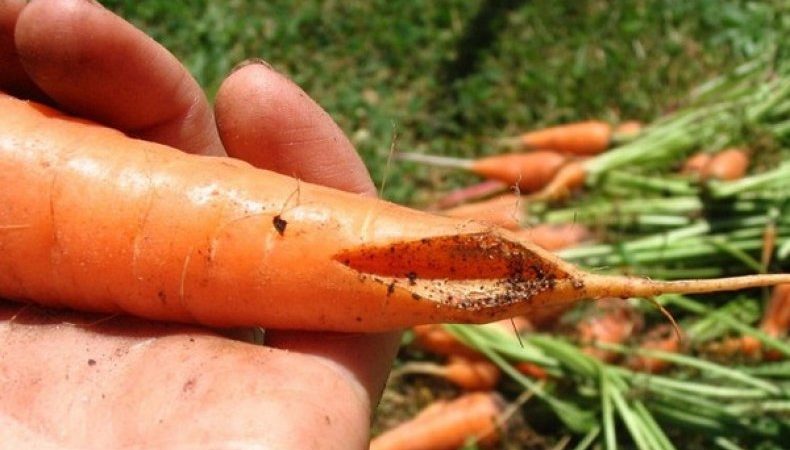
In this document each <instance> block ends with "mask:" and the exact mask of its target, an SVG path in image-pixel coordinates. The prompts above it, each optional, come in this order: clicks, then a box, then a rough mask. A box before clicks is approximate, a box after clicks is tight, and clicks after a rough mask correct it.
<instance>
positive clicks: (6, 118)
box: [0, 96, 486, 331]
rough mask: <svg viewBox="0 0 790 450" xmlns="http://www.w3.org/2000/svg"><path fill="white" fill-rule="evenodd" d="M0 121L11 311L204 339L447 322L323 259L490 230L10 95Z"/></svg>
mask: <svg viewBox="0 0 790 450" xmlns="http://www.w3.org/2000/svg"><path fill="white" fill-rule="evenodd" d="M0 111H3V120H2V121H0V182H2V184H3V186H6V187H7V188H4V189H3V190H2V191H0V224H2V225H4V226H7V225H13V227H9V228H7V229H2V230H0V249H2V252H1V254H0V296H1V297H5V298H9V299H27V300H32V301H34V302H36V303H39V304H42V305H46V306H53V307H69V308H74V309H80V310H88V311H97V312H108V313H114V312H127V313H130V314H133V315H137V316H142V317H146V318H152V319H159V320H170V321H179V322H189V323H202V324H205V325H212V326H244V325H260V326H268V327H272V328H297V329H323V330H345V331H353V330H357V331H372V330H383V329H395V328H399V327H402V326H404V325H411V324H415V323H422V322H430V321H433V320H439V316H441V315H442V313H441V311H442V310H443V309H453V308H442V307H441V305H437V304H435V303H433V302H429V301H418V300H415V299H414V298H413V297H412V295H411V293H410V292H408V291H407V290H405V289H399V288H397V287H396V288H395V289H390V288H388V286H387V285H384V284H382V283H376V282H371V281H370V280H364V279H360V276H359V274H357V273H355V272H354V271H353V270H351V269H349V268H348V267H346V266H344V265H343V264H342V263H340V262H338V261H336V260H335V259H334V258H333V255H335V254H336V253H339V252H340V251H341V250H345V249H348V248H353V247H356V246H359V245H362V244H366V243H378V244H382V245H386V244H387V243H388V242H390V241H393V240H396V241H399V240H404V239H405V240H419V239H422V238H426V237H431V236H434V235H436V234H439V235H455V234H458V233H464V232H483V231H485V230H486V227H483V226H480V225H478V224H473V223H466V222H464V223H459V221H456V220H450V219H445V218H440V217H436V216H433V215H429V214H424V213H419V212H416V211H413V210H409V209H407V208H403V207H398V206H396V205H393V204H389V203H385V202H381V201H377V200H368V199H365V198H362V197H361V196H357V195H354V194H348V193H342V192H339V191H335V190H331V189H327V188H323V187H319V186H314V185H310V184H308V183H300V182H298V181H297V180H295V179H293V178H289V177H285V176H282V175H278V174H275V173H272V172H267V171H262V170H259V169H255V168H253V167H252V166H250V165H248V164H246V163H244V162H241V161H238V160H234V159H231V158H211V157H197V156H192V155H187V154H185V153H182V152H179V151H176V150H174V149H171V148H169V147H165V146H162V145H157V144H153V143H149V142H144V141H139V140H134V139H130V138H128V137H126V136H124V135H123V134H122V133H120V132H118V131H115V130H111V129H108V128H104V127H101V126H98V125H94V124H91V123H89V122H87V121H83V120H78V119H72V118H68V117H66V116H64V115H62V114H60V113H59V112H57V111H55V110H53V109H50V108H47V107H44V106H40V105H37V104H34V103H31V102H24V101H21V100H18V99H14V98H12V97H9V96H3V97H0ZM340 204H342V205H344V206H342V207H340V208H337V207H336V206H337V205H340ZM332 205H335V206H332ZM276 216H280V217H281V219H282V220H284V221H285V222H286V223H287V226H286V227H285V230H284V232H283V233H282V235H281V234H280V232H279V231H278V229H277V228H276V227H275V226H274V223H273V219H274V218H275V217H276ZM393 220H394V221H393ZM17 225H18V226H17ZM20 262H23V263H22V264H20ZM317 280H321V283H317ZM437 314H439V316H437Z"/></svg>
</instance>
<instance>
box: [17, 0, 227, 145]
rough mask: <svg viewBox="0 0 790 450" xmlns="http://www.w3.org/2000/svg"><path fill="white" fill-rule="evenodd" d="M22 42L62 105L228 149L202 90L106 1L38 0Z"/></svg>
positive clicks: (170, 140) (140, 130) (25, 14)
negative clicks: (219, 135)
mask: <svg viewBox="0 0 790 450" xmlns="http://www.w3.org/2000/svg"><path fill="white" fill-rule="evenodd" d="M15 39H16V47H17V52H18V54H19V58H20V60H21V62H22V65H23V66H24V68H25V70H26V72H27V73H28V74H29V75H30V77H31V78H32V79H33V81H34V82H35V83H36V84H37V85H38V86H39V87H40V88H41V89H42V90H43V91H44V92H46V93H47V94H48V95H49V96H50V97H52V98H53V99H54V101H55V102H57V103H58V104H59V105H60V107H61V108H63V109H66V110H68V111H70V112H73V113H76V114H78V115H81V116H83V117H88V118H91V119H94V120H97V121H100V122H102V123H104V124H107V125H110V126H112V127H115V128H118V129H121V130H123V131H125V132H127V133H129V134H132V135H134V136H136V137H140V138H142V139H146V140H150V141H155V142H160V143H164V144H168V145H171V146H174V147H177V148H180V149H182V150H185V151H188V152H192V153H201V154H215V155H217V154H222V146H221V143H220V142H219V138H218V135H217V132H216V127H215V125H214V118H213V113H212V111H211V108H210V106H209V104H208V101H207V100H206V97H205V95H204V93H203V91H202V90H201V89H200V86H199V85H198V84H197V82H196V81H195V80H194V79H193V78H192V77H191V76H190V74H189V72H188V71H187V70H186V68H184V67H183V66H182V65H181V63H179V62H178V60H177V59H176V58H175V57H174V56H173V55H172V54H170V53H169V52H168V51H167V50H166V49H165V48H164V47H162V46H161V45H159V44H157V43H156V42H155V41H154V40H152V39H151V38H149V37H148V36H146V35H145V34H144V33H143V32H141V31H140V30H138V29H136V28H134V27H133V26H132V25H131V24H129V23H127V22H126V21H124V20H123V19H121V18H120V17H118V16H116V15H114V14H113V13H112V12H110V11H108V10H106V9H104V8H102V7H101V6H100V5H98V4H95V3H93V2H89V1H85V0H38V1H36V2H33V3H31V4H29V5H28V6H27V7H25V8H24V9H23V10H22V13H21V14H20V15H19V19H18V21H17V24H16V31H15Z"/></svg>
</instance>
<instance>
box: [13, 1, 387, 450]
mask: <svg viewBox="0 0 790 450" xmlns="http://www.w3.org/2000/svg"><path fill="white" fill-rule="evenodd" d="M0 90H4V91H6V92H9V93H11V94H13V95H16V96H19V97H24V98H33V99H36V100H41V101H44V102H46V103H49V104H53V105H55V106H56V107H58V108H60V109H63V110H65V111H68V112H72V113H74V114H77V115H80V116H83V117H87V118H90V119H93V120H96V121H99V122H101V123H104V124H106V125H109V126H112V127H114V128H118V129H120V130H123V131H125V132H127V133H129V134H131V135H133V136H135V137H139V138H142V139H147V140H151V141H155V142H160V143H164V144H168V145H171V146H173V147H176V148H179V149H182V150H184V151H188V152H191V153H200V154H209V155H223V154H229V155H231V156H234V157H237V158H241V159H245V160H247V161H248V162H250V163H252V164H254V165H256V166H259V167H262V168H267V169H270V170H275V171H279V172H282V173H285V174H288V175H293V176H296V177H298V178H300V179H302V180H305V181H310V182H313V183H319V184H325V185H328V186H332V187H335V188H339V189H345V190H349V191H354V192H359V193H364V194H368V195H373V194H374V189H373V185H372V183H371V181H370V179H369V177H368V175H367V172H366V170H365V168H364V166H363V164H362V162H361V161H360V160H359V158H358V156H357V155H356V153H355V152H354V150H353V148H352V146H351V144H350V143H349V142H348V140H347V139H346V138H345V137H344V136H343V133H342V132H341V131H340V130H339V128H338V127H337V126H336V125H335V124H334V122H333V121H332V120H331V119H330V118H329V116H328V115H327V114H326V113H325V112H324V111H323V110H322V109H321V108H320V107H319V106H318V105H316V104H315V103H314V102H313V101H312V100H310V99H309V98H308V97H307V96H306V95H305V94H304V93H303V92H302V91H301V90H300V89H299V88H298V87H296V86H295V85H294V84H292V83H291V82H290V81H289V80H287V79H286V78H285V77H283V76H282V75H279V74H277V73H276V72H274V71H273V70H271V69H270V68H268V67H267V66H265V65H263V64H254V63H253V64H248V65H246V66H244V67H242V68H240V69H238V70H236V71H235V72H233V73H232V74H231V75H230V76H229V77H228V78H227V79H226V80H225V82H224V83H223V85H222V87H221V88H220V91H219V92H218V94H217V99H216V106H215V109H214V111H212V109H211V107H210V106H209V104H208V102H207V100H206V99H205V96H204V94H203V93H202V91H201V89H200V87H199V86H198V85H197V83H196V82H195V81H194V80H193V79H192V78H191V77H190V76H189V74H188V72H187V71H186V69H185V68H184V67H183V66H182V65H181V64H180V63H179V62H178V61H177V60H176V59H175V58H174V57H173V56H172V55H170V54H169V53H168V52H167V51H166V50H165V49H163V48H162V47H161V46H159V45H158V44H156V43H155V42H153V41H152V40H150V39H149V38H148V37H146V36H145V35H144V34H143V33H142V32H140V31H139V30H136V29H135V28H134V27H132V26H131V25H129V24H128V23H126V22H124V21H123V20H122V19H120V18H119V17H117V16H115V15H113V14H112V13H111V12H109V11H107V10H105V9H103V8H101V7H100V6H99V5H97V4H94V3H91V2H90V1H86V0H36V1H35V2H31V3H29V4H28V3H27V2H25V1H24V0H2V1H1V2H0ZM215 115H216V120H215ZM0 120H2V119H0ZM397 341H398V337H397V335H395V334H386V335H383V334H382V335H345V334H333V333H306V332H287V331H270V332H267V334H266V344H267V346H266V347H262V346H256V345H252V344H248V343H245V342H239V341H235V340H231V339H228V338H226V337H223V336H220V335H219V334H217V333H215V332H212V331H210V330H206V329H201V328H197V327H186V326H181V325H168V324H158V323H152V322H147V321H142V320H137V319H132V318H121V317H97V316H91V315H85V314H79V313H69V312H54V311H47V310H41V309H38V308H35V307H30V306H20V305H18V304H12V303H8V302H1V303H0V383H2V384H1V386H2V392H3V395H0V430H2V438H3V439H2V445H3V446H8V447H22V446H24V447H35V448H41V447H59V448H62V447H66V448H68V447H71V448H93V447H97V448H99V447H100V448H119V447H146V448H148V447H153V448H161V447H168V448H173V447H189V448H194V447H211V448H222V447H234V448H236V447H247V446H250V447H262V448H300V449H301V448H343V449H347V448H364V447H366V446H367V440H368V426H369V418H370V414H371V410H372V408H373V405H375V403H376V401H377V397H378V395H379V393H380V389H381V387H382V385H383V382H384V380H385V378H386V375H387V372H388V369H389V364H390V362H391V360H392V357H393V355H394V351H395V349H396V346H397Z"/></svg>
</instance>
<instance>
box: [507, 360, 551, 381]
mask: <svg viewBox="0 0 790 450" xmlns="http://www.w3.org/2000/svg"><path fill="white" fill-rule="evenodd" d="M513 366H514V367H515V368H516V370H518V371H519V372H521V373H522V374H524V375H526V376H528V377H532V378H535V379H536V380H548V379H549V373H548V372H546V369H544V368H543V367H541V366H539V365H537V364H535V363H531V362H526V361H521V362H517V363H515V364H514V365H513Z"/></svg>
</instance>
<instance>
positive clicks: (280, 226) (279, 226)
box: [272, 214, 288, 236]
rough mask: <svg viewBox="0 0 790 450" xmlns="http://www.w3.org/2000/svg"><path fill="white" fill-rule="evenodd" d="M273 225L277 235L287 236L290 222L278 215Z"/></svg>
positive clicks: (273, 220)
mask: <svg viewBox="0 0 790 450" xmlns="http://www.w3.org/2000/svg"><path fill="white" fill-rule="evenodd" d="M272 225H274V229H275V230H277V233H279V234H280V236H283V235H284V234H285V227H287V226H288V221H286V220H285V219H283V218H282V217H280V215H279V214H277V215H276V216H274V218H273V219H272Z"/></svg>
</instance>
